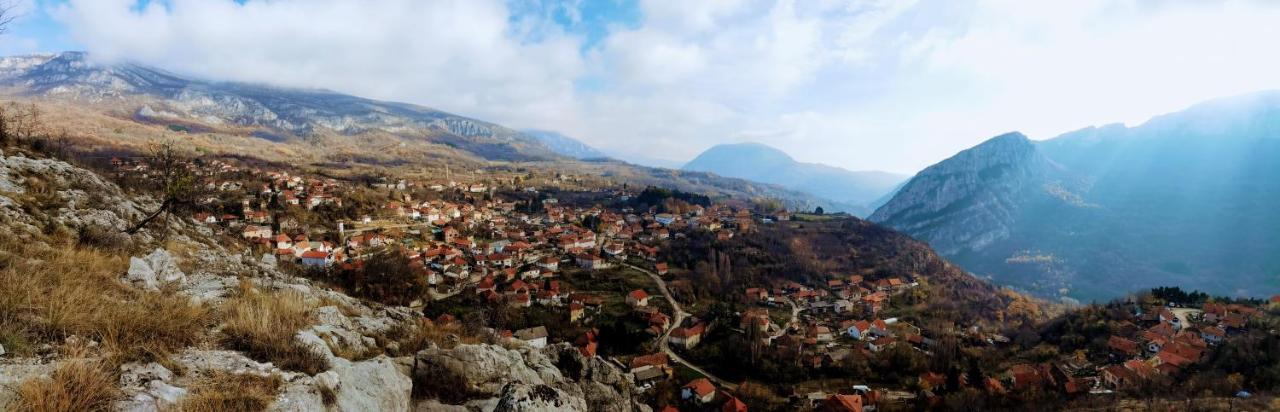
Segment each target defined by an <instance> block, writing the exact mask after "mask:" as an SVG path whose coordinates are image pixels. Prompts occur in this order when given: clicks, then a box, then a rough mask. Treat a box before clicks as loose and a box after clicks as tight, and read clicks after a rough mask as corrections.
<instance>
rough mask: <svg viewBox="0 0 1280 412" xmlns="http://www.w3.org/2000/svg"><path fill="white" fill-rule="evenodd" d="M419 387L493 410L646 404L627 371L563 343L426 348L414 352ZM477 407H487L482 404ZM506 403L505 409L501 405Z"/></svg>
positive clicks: (448, 400) (442, 398)
mask: <svg viewBox="0 0 1280 412" xmlns="http://www.w3.org/2000/svg"><path fill="white" fill-rule="evenodd" d="M413 379H414V382H415V383H416V384H418V385H422V387H421V388H418V389H419V390H418V392H419V393H422V394H425V395H427V396H433V395H434V396H436V397H439V398H440V399H439V400H440V401H442V402H444V403H450V404H456V405H467V406H468V407H471V408H472V409H475V408H476V407H477V405H480V404H484V405H486V406H487V405H490V404H492V405H494V406H493V407H492V408H496V409H497V410H591V411H626V410H636V409H639V410H644V409H646V408H645V407H643V406H637V405H635V404H634V403H633V402H632V401H631V398H632V394H633V393H634V392H635V390H634V384H633V381H632V378H631V377H630V375H628V374H626V373H625V372H623V371H622V370H621V369H619V368H618V367H616V366H614V365H612V364H610V363H608V362H607V361H605V360H603V359H600V358H596V357H592V358H587V357H584V356H582V354H581V353H579V352H578V351H577V350H576V349H575V348H574V347H573V346H572V345H569V344H566V343H562V344H558V345H551V346H547V347H545V348H542V349H536V348H533V347H529V346H521V347H519V348H516V349H507V348H504V347H501V346H496V345H459V346H457V347H455V348H453V349H440V348H428V349H424V350H422V351H420V352H418V354H417V355H416V356H415V364H414V369H413ZM479 408H480V409H483V410H491V409H490V408H488V407H485V406H480V407H479ZM504 408H505V409H504Z"/></svg>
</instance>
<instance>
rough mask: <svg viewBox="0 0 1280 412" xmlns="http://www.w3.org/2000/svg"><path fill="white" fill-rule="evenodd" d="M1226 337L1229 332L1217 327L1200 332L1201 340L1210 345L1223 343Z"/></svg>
mask: <svg viewBox="0 0 1280 412" xmlns="http://www.w3.org/2000/svg"><path fill="white" fill-rule="evenodd" d="M1226 337H1227V332H1226V331H1224V330H1222V328H1219V327H1217V326H1210V327H1207V328H1203V329H1201V330H1200V338H1201V339H1204V341H1205V342H1206V343H1209V344H1218V343H1222V340H1223V339H1226Z"/></svg>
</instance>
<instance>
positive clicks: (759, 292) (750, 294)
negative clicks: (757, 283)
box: [746, 288, 769, 303]
mask: <svg viewBox="0 0 1280 412" xmlns="http://www.w3.org/2000/svg"><path fill="white" fill-rule="evenodd" d="M746 298H747V302H749V303H760V302H765V301H768V300H769V290H767V289H765V288H747V293H746Z"/></svg>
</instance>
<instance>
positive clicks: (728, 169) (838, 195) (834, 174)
mask: <svg viewBox="0 0 1280 412" xmlns="http://www.w3.org/2000/svg"><path fill="white" fill-rule="evenodd" d="M684 170H694V171H702V172H712V173H716V174H719V175H722V176H729V177H737V178H742V179H747V180H753V181H757V182H763V183H772V184H777V185H781V186H784V187H787V188H791V189H794V190H798V191H801V192H805V193H810V194H812V195H814V196H818V197H821V198H826V199H831V200H834V201H838V202H843V203H847V204H850V205H851V207H850V208H849V210H843V211H846V212H850V213H853V214H855V215H858V216H866V215H867V214H869V213H870V212H871V211H872V210H874V207H875V204H874V203H875V202H876V201H877V199H880V198H882V197H884V196H885V195H886V194H888V193H890V192H891V191H892V190H893V189H894V188H895V187H896V186H897V185H898V184H900V183H901V182H902V181H904V180H906V176H903V175H899V174H894V173H887V172H878V171H859V172H854V171H849V170H845V169H841V168H838V167H834V166H828V165H824V164H818V163H803V162H799V161H796V160H795V159H793V158H791V156H789V155H787V154H786V153H784V152H783V151H781V150H778V149H775V148H773V147H770V146H767V145H763V144H759V143H739V144H722V145H717V146H714V147H712V148H710V149H707V150H706V151H705V152H702V154H700V155H698V157H696V158H694V159H693V160H691V161H689V163H687V164H685V165H684Z"/></svg>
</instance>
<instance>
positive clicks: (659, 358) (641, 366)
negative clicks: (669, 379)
mask: <svg viewBox="0 0 1280 412" xmlns="http://www.w3.org/2000/svg"><path fill="white" fill-rule="evenodd" d="M667 362H669V360H668V358H667V354H666V353H663V352H658V353H654V354H651V355H643V356H636V357H635V358H632V359H631V364H630V365H629V366H630V370H631V373H638V372H640V371H644V370H647V369H655V368H657V369H665V368H666V367H667Z"/></svg>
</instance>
